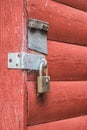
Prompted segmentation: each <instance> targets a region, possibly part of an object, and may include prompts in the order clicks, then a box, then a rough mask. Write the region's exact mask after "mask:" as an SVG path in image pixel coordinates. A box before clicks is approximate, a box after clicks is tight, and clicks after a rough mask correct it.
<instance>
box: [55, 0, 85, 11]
mask: <svg viewBox="0 0 87 130" xmlns="http://www.w3.org/2000/svg"><path fill="white" fill-rule="evenodd" d="M53 1H56V2H60V3H62V4H66V5H68V6H71V7H73V8H76V9H79V10H83V11H86V12H87V0H53Z"/></svg>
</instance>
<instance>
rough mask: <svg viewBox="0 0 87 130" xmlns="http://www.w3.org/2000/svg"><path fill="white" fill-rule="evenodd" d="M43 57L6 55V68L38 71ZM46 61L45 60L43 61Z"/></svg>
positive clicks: (23, 53)
mask: <svg viewBox="0 0 87 130" xmlns="http://www.w3.org/2000/svg"><path fill="white" fill-rule="evenodd" d="M43 58H44V59H45V56H42V55H39V54H32V53H25V52H21V53H18V52H16V53H8V68H11V69H28V70H39V65H40V62H41V61H42V60H43ZM45 60H46V59H45Z"/></svg>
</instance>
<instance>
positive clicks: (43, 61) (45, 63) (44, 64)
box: [39, 58, 47, 76]
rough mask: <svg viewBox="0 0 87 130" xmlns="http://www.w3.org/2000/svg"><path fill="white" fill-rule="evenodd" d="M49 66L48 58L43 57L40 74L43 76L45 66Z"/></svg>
mask: <svg viewBox="0 0 87 130" xmlns="http://www.w3.org/2000/svg"><path fill="white" fill-rule="evenodd" d="M45 66H47V60H46V59H45V58H43V59H42V60H41V63H40V67H39V75H40V76H42V71H43V67H45Z"/></svg>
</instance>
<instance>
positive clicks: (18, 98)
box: [0, 0, 26, 130]
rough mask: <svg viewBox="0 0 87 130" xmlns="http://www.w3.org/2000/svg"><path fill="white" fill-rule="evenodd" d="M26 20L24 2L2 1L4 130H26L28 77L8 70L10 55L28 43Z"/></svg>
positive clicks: (0, 111)
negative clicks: (24, 32) (25, 78)
mask: <svg viewBox="0 0 87 130" xmlns="http://www.w3.org/2000/svg"><path fill="white" fill-rule="evenodd" d="M22 16H23V0H0V130H24V129H25V123H26V118H25V115H26V111H25V106H26V104H24V103H25V84H24V73H23V72H22V71H20V70H16V69H15V70H10V69H8V53H9V52H20V51H21V50H22V43H24V41H23V39H24V37H23V36H24V35H22V34H23V30H22V29H23V28H22V25H23V21H22V20H23V17H22ZM23 27H24V26H23Z"/></svg>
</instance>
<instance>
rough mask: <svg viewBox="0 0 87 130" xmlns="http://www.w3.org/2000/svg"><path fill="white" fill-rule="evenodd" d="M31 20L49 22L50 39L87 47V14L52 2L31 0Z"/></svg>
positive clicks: (48, 0) (49, 0) (50, 0)
mask: <svg viewBox="0 0 87 130" xmlns="http://www.w3.org/2000/svg"><path fill="white" fill-rule="evenodd" d="M28 3H29V13H28V14H29V18H30V17H31V18H36V19H40V20H44V21H47V22H49V33H48V39H50V40H55V41H62V42H68V43H72V44H73V43H74V44H80V45H87V22H86V21H87V13H86V12H83V11H79V10H77V9H74V8H71V7H68V6H65V5H63V4H59V3H57V2H55V1H52V0H29V2H28Z"/></svg>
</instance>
